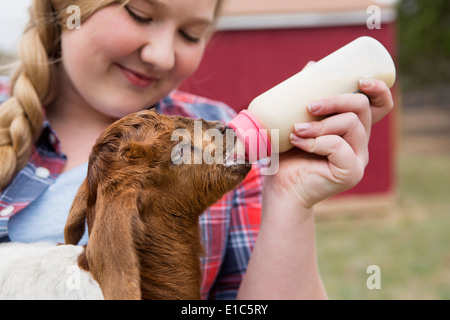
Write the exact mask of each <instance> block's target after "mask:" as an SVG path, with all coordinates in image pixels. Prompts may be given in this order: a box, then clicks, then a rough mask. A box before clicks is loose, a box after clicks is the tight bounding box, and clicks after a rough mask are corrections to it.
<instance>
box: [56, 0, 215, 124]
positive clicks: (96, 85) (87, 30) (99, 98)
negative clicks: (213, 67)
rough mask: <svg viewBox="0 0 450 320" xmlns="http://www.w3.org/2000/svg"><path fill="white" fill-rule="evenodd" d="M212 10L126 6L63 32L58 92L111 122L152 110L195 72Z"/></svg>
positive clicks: (145, 2) (171, 4) (196, 5)
mask: <svg viewBox="0 0 450 320" xmlns="http://www.w3.org/2000/svg"><path fill="white" fill-rule="evenodd" d="M216 4H217V0H131V1H130V2H129V3H128V5H127V6H125V7H121V6H120V5H111V6H108V7H106V8H104V9H101V10H99V11H97V12H96V13H94V14H93V15H92V16H90V17H89V18H88V19H87V20H85V21H84V22H83V23H82V24H81V29H79V30H77V29H74V30H67V31H64V32H63V35H62V54H63V59H62V66H63V77H62V80H61V82H62V83H61V84H62V86H63V87H62V88H63V89H62V90H61V92H67V88H70V89H69V90H70V92H71V93H72V96H75V97H77V99H81V100H80V101H82V102H83V103H86V104H87V105H89V106H91V107H92V108H94V109H96V110H97V111H98V112H101V113H102V114H104V115H107V116H109V117H113V118H121V117H123V116H125V115H127V114H130V113H133V112H136V111H139V110H142V109H144V108H146V107H150V106H152V105H154V104H155V103H157V102H158V101H159V100H160V99H162V98H163V97H164V96H166V95H167V94H168V93H169V92H170V91H171V90H173V89H175V88H176V87H177V86H178V85H180V83H181V82H182V81H183V80H184V79H186V77H188V76H189V75H191V74H192V73H193V72H194V71H195V70H196V69H197V67H198V65H199V63H200V60H201V58H202V56H203V52H204V50H205V46H206V43H207V40H208V36H209V35H210V32H211V31H212V30H211V28H212V26H213V22H214V11H215V7H216ZM65 90H66V91H65ZM63 99H64V97H63Z"/></svg>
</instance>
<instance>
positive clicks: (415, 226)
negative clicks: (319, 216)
mask: <svg viewBox="0 0 450 320" xmlns="http://www.w3.org/2000/svg"><path fill="white" fill-rule="evenodd" d="M449 213H450V157H449V156H413V155H409V156H404V157H402V159H401V161H400V164H399V191H398V203H397V207H396V208H395V209H394V210H392V212H391V213H390V214H387V215H382V217H380V216H379V215H377V216H376V217H372V218H361V219H358V218H346V217H342V219H340V218H336V219H333V220H331V221H319V222H318V223H317V246H318V256H319V266H320V269H321V273H322V277H323V280H324V283H325V286H326V288H327V290H328V293H329V296H330V298H331V299H450V214H449ZM370 265H378V266H379V267H380V268H381V289H380V290H369V289H368V288H367V286H366V281H367V278H368V277H369V276H370V274H367V273H366V270H367V267H368V266H370Z"/></svg>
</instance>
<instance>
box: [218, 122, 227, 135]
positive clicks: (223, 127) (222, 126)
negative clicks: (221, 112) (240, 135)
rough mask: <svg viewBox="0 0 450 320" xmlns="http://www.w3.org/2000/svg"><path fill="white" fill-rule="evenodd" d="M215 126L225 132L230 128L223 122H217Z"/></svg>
mask: <svg viewBox="0 0 450 320" xmlns="http://www.w3.org/2000/svg"><path fill="white" fill-rule="evenodd" d="M215 128H216V129H217V130H219V131H220V132H221V133H225V132H226V131H227V129H228V127H227V126H226V125H225V124H223V123H222V122H217V123H216V126H215Z"/></svg>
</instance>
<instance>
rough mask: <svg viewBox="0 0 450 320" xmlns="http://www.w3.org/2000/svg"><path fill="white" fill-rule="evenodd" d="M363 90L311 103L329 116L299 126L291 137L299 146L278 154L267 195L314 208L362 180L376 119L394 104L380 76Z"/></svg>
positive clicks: (315, 110) (318, 112) (362, 85)
mask: <svg viewBox="0 0 450 320" xmlns="http://www.w3.org/2000/svg"><path fill="white" fill-rule="evenodd" d="M360 90H361V91H362V92H363V93H364V94H365V95H364V94H344V95H341V96H337V97H333V98H330V99H325V100H322V101H318V102H313V103H311V104H310V106H309V109H310V112H311V113H312V114H313V115H315V116H327V118H325V119H324V120H321V121H317V122H311V123H300V124H297V125H296V127H295V130H294V134H292V136H291V142H292V144H293V145H294V146H296V147H297V148H294V149H292V150H290V151H289V152H286V153H284V154H281V155H280V169H279V172H278V174H276V175H275V176H269V177H266V184H265V190H264V196H265V197H269V198H271V194H272V195H275V194H276V195H277V197H278V198H279V197H280V196H281V197H284V199H285V200H286V199H289V200H291V201H297V203H298V205H301V206H302V207H305V208H310V207H312V206H314V205H315V204H316V203H318V202H320V201H322V200H324V199H326V198H329V197H331V196H333V195H335V194H338V193H341V192H344V191H346V190H348V189H350V188H352V187H354V186H355V185H356V184H358V183H359V182H360V181H361V179H362V178H363V175H364V170H365V168H366V166H367V164H368V162H369V151H368V144H369V138H370V133H371V127H372V124H373V123H375V122H377V121H379V120H381V119H382V118H383V117H384V116H386V115H387V114H388V113H389V112H390V111H391V110H392V108H393V106H394V104H393V99H392V94H391V92H390V90H389V88H388V87H387V86H386V85H385V84H384V83H383V82H381V81H377V80H363V81H361V83H360ZM280 192H281V193H280ZM286 197H287V198H286Z"/></svg>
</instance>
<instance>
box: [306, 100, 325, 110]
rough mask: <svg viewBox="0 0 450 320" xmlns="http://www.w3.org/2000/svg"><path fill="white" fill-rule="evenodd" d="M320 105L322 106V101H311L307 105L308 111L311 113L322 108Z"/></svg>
mask: <svg viewBox="0 0 450 320" xmlns="http://www.w3.org/2000/svg"><path fill="white" fill-rule="evenodd" d="M322 107H323V102H322V101H316V102H311V103H310V104H309V105H308V109H309V112H311V113H317V112H319V111H320V109H322Z"/></svg>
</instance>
